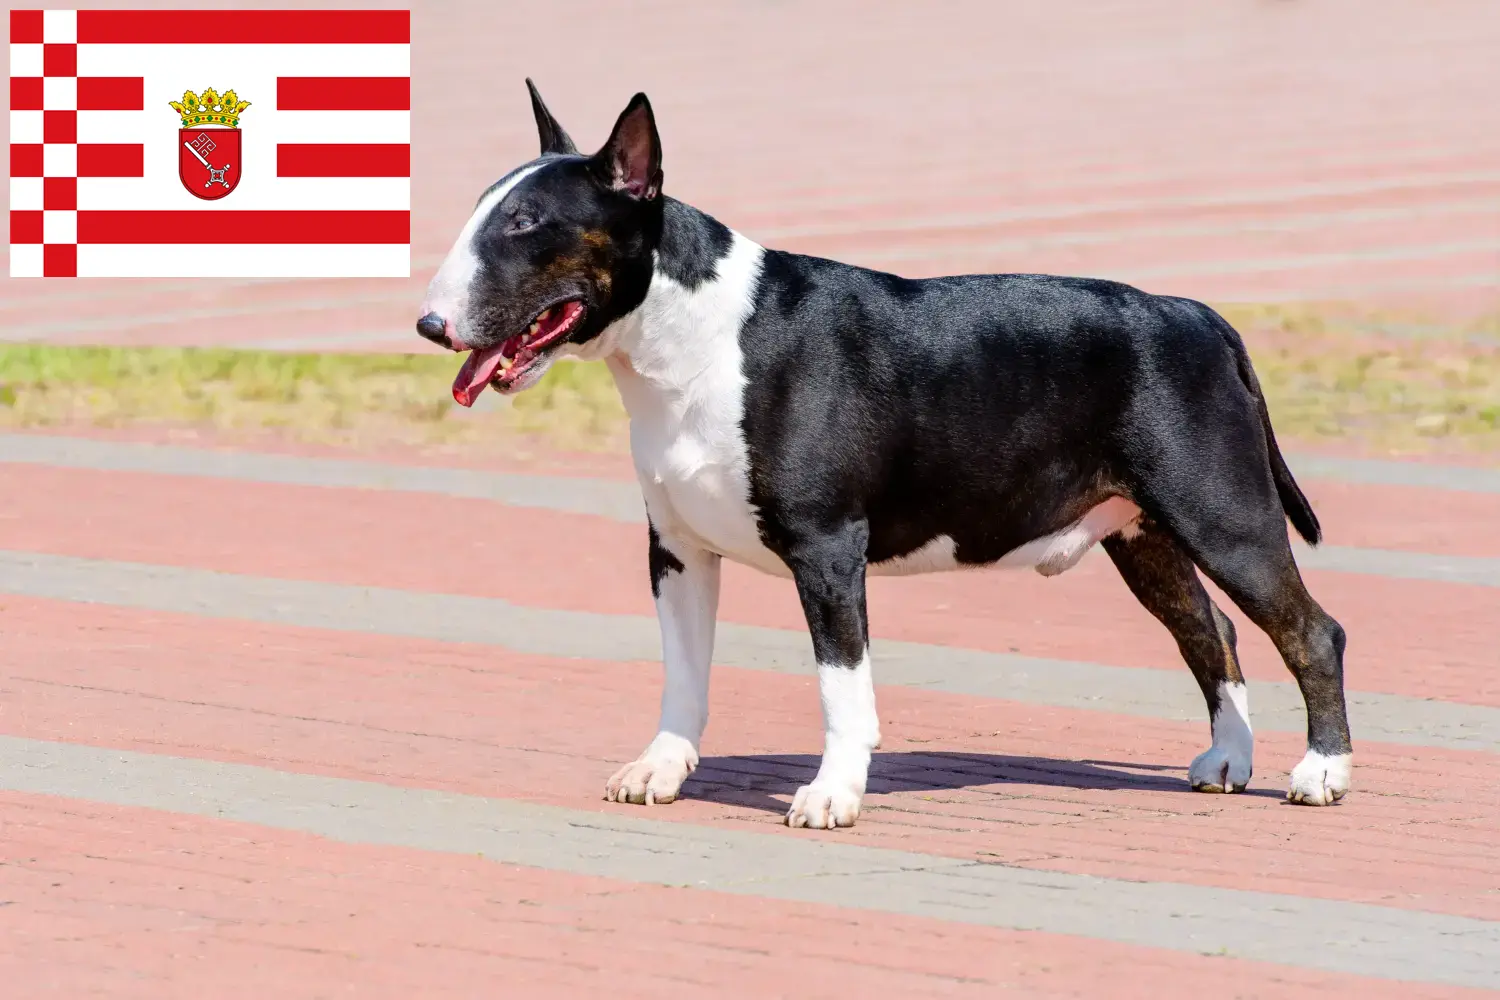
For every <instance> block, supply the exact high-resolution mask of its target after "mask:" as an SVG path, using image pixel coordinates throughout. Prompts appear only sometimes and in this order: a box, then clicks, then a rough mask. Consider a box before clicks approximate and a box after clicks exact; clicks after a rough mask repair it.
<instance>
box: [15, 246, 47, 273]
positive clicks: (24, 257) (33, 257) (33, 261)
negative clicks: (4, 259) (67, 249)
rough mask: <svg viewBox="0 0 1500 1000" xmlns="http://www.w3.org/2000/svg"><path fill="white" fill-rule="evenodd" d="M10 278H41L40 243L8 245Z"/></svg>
mask: <svg viewBox="0 0 1500 1000" xmlns="http://www.w3.org/2000/svg"><path fill="white" fill-rule="evenodd" d="M10 276H11V277H12V278H40V277H41V276H42V245H41V244H40V243H12V244H11V245H10Z"/></svg>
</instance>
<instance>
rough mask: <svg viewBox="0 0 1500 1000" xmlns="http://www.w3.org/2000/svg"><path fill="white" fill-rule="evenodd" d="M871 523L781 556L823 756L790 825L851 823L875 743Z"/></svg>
mask: <svg viewBox="0 0 1500 1000" xmlns="http://www.w3.org/2000/svg"><path fill="white" fill-rule="evenodd" d="M868 542H869V526H868V525H867V524H866V523H865V522H863V521H857V522H852V523H850V524H847V525H845V526H843V527H842V528H839V529H837V530H835V531H832V532H827V533H820V534H818V535H817V536H815V537H811V538H805V539H802V540H800V541H799V542H798V543H797V544H796V545H794V546H791V547H790V548H789V550H788V552H787V554H786V561H787V564H788V565H789V566H790V567H791V570H792V575H793V577H795V579H796V581H797V594H798V596H800V597H801V598H802V610H803V611H804V612H805V613H806V615H807V627H808V631H809V632H811V633H812V642H813V653H814V655H815V656H816V657H817V661H818V692H819V694H820V695H821V697H822V701H823V760H822V763H821V764H819V766H818V774H817V776H816V777H815V778H813V780H812V784H810V785H805V786H803V787H802V788H799V789H798V790H797V795H796V797H795V798H793V799H792V807H791V809H790V810H788V812H787V815H786V821H787V825H789V826H809V827H817V828H823V829H828V830H831V829H833V828H834V827H837V826H853V825H854V821H855V820H856V819H858V818H859V806H860V801H861V800H862V799H863V798H864V794H865V781H866V779H867V778H868V777H869V772H870V752H871V751H873V750H874V749H875V748H876V747H878V746H880V718H879V716H878V715H876V714H875V683H874V680H873V678H872V677H871V674H870V631H869V625H868V622H867V620H866V617H865V549H866V546H867V544H868Z"/></svg>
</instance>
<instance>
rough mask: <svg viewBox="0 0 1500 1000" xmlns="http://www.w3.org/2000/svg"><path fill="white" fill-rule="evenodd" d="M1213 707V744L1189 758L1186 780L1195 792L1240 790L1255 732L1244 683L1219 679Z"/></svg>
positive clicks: (1246, 781) (1252, 753)
mask: <svg viewBox="0 0 1500 1000" xmlns="http://www.w3.org/2000/svg"><path fill="white" fill-rule="evenodd" d="M1218 697H1219V704H1218V707H1217V708H1216V709H1215V710H1214V718H1213V731H1214V745H1213V746H1211V747H1209V748H1208V749H1207V750H1205V751H1203V752H1202V753H1200V754H1199V755H1198V756H1197V757H1195V758H1194V759H1193V763H1192V765H1191V766H1190V767H1189V768H1188V782H1189V783H1190V784H1191V785H1192V786H1193V791H1195V792H1243V791H1244V790H1245V786H1246V785H1248V784H1249V783H1250V772H1251V770H1252V767H1251V762H1252V760H1253V759H1254V757H1255V735H1254V734H1253V733H1252V732H1251V731H1250V697H1249V693H1248V692H1247V691H1246V690H1245V685H1244V684H1241V683H1236V682H1230V681H1222V682H1220V684H1219V688H1218Z"/></svg>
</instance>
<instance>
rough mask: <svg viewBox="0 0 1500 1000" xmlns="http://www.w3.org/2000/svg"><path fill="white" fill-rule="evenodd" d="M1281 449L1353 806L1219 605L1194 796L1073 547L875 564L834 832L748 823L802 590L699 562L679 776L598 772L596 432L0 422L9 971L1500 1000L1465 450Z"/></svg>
mask: <svg viewBox="0 0 1500 1000" xmlns="http://www.w3.org/2000/svg"><path fill="white" fill-rule="evenodd" d="M1297 464H1298V466H1299V468H1301V469H1302V471H1303V474H1304V476H1305V477H1306V480H1305V481H1306V485H1307V487H1308V489H1309V492H1310V494H1311V495H1312V496H1313V498H1314V502H1315V504H1316V505H1317V507H1318V509H1319V512H1320V515H1321V516H1322V517H1323V519H1324V521H1325V523H1326V524H1327V526H1328V529H1329V545H1328V547H1327V548H1326V549H1323V550H1320V551H1318V552H1317V553H1306V554H1305V559H1304V565H1305V567H1306V575H1307V578H1308V580H1309V583H1310V586H1311V587H1312V588H1313V590H1314V592H1315V593H1317V594H1318V595H1319V596H1320V598H1321V599H1322V600H1323V601H1324V602H1325V603H1326V604H1327V605H1328V607H1329V608H1330V609H1331V610H1332V611H1333V612H1334V613H1335V614H1336V615H1337V616H1338V617H1339V618H1340V619H1341V620H1342V621H1343V622H1344V624H1345V625H1346V627H1348V629H1349V632H1350V636H1351V639H1350V647H1349V650H1350V652H1349V684H1350V688H1351V690H1352V694H1351V701H1352V703H1353V714H1354V720H1355V727H1356V739H1357V743H1358V750H1359V768H1358V771H1357V791H1356V792H1355V793H1354V794H1353V795H1351V796H1350V798H1349V799H1348V800H1346V801H1345V802H1344V803H1343V804H1341V805H1339V806H1337V807H1335V808H1332V809H1326V810H1313V809H1304V808H1296V807H1291V806H1287V805H1286V804H1285V803H1284V802H1282V801H1281V795H1282V786H1283V783H1284V781H1285V778H1286V773H1287V770H1288V769H1289V768H1290V766H1291V765H1292V764H1293V763H1295V761H1296V760H1297V759H1298V757H1299V755H1300V748H1299V747H1300V739H1301V738H1300V735H1299V732H1300V730H1301V726H1302V723H1301V716H1300V711H1299V709H1298V708H1297V701H1296V697H1295V693H1294V691H1293V690H1292V689H1291V686H1290V685H1289V684H1288V683H1287V682H1286V677H1285V674H1284V671H1283V669H1282V668H1281V667H1280V665H1279V663H1278V662H1277V661H1276V659H1275V656H1274V653H1273V652H1272V651H1271V649H1270V647H1269V645H1268V643H1266V642H1265V640H1264V639H1263V637H1261V636H1259V635H1258V634H1255V633H1254V632H1253V630H1252V629H1251V628H1250V627H1249V626H1248V624H1245V623H1243V622H1242V623H1241V626H1242V633H1241V634H1242V635H1243V636H1244V642H1243V651H1244V654H1245V659H1246V671H1247V673H1248V674H1249V675H1250V677H1251V678H1252V684H1253V687H1252V702H1253V704H1254V707H1255V710H1256V719H1257V722H1258V724H1259V725H1258V729H1259V734H1258V735H1259V744H1258V758H1257V760H1258V767H1257V774H1256V778H1255V781H1254V784H1253V787H1252V789H1251V792H1250V793H1249V794H1247V795H1244V796H1235V797H1210V796H1203V795H1194V794H1192V793H1190V792H1188V791H1187V790H1186V785H1185V782H1184V775H1185V770H1186V764H1187V762H1188V761H1189V760H1190V759H1191V757H1192V756H1193V754H1194V753H1196V752H1197V751H1198V750H1199V749H1201V747H1202V745H1203V744H1204V742H1205V737H1206V726H1205V724H1204V721H1203V720H1202V718H1201V715H1202V709H1201V706H1200V704H1199V703H1198V699H1197V695H1196V693H1195V692H1194V690H1193V685H1192V682H1191V680H1190V679H1189V677H1188V675H1187V672H1186V670H1185V669H1184V668H1182V667H1181V666H1180V664H1179V663H1178V661H1177V657H1176V655H1175V652H1174V651H1173V649H1172V648H1171V642H1170V639H1169V638H1168V637H1167V635H1166V633H1165V632H1164V631H1162V630H1161V629H1160V628H1159V627H1158V626H1157V625H1156V624H1155V623H1154V622H1152V621H1151V620H1150V619H1149V618H1148V617H1147V616H1146V614H1145V613H1144V612H1143V611H1141V610H1140V609H1139V608H1138V607H1137V606H1136V605H1135V604H1134V602H1133V601H1132V599H1131V598H1130V597H1129V595H1128V594H1127V592H1126V591H1125V588H1124V587H1123V586H1122V585H1121V584H1120V583H1119V582H1118V580H1117V579H1115V578H1114V576H1113V574H1112V571H1111V570H1110V567H1109V565H1108V563H1107V561H1106V560H1103V559H1099V558H1093V557H1091V558H1090V559H1087V560H1085V562H1084V563H1083V564H1082V565H1080V566H1079V567H1078V568H1076V569H1075V570H1074V571H1072V572H1070V573H1068V574H1066V575H1064V576H1063V577H1061V578H1059V579H1057V580H1052V581H1045V580H1042V579H1040V578H1037V577H1035V576H1034V575H1033V574H1016V575H1012V574H1000V573H996V574H959V575H950V576H945V577H927V578H918V579H911V580H879V581H875V585H874V587H873V590H872V607H873V619H872V621H873V629H874V631H875V634H876V638H877V643H878V649H877V653H878V656H879V664H880V666H879V679H880V680H881V682H882V686H881V689H880V692H879V698H880V705H881V714H882V720H883V728H884V729H885V730H886V733H887V736H888V742H887V744H886V746H885V748H884V749H883V750H882V752H880V753H879V754H877V757H876V762H875V768H874V778H873V781H872V796H871V799H870V801H869V808H868V810H867V812H866V814H865V815H864V817H863V818H862V819H861V823H860V825H859V826H858V827H856V828H855V829H853V830H850V831H843V832H840V833H837V834H832V835H830V834H826V833H825V834H813V833H808V832H806V831H798V832H793V831H789V830H787V829H785V828H784V827H782V826H781V825H779V824H780V814H781V812H782V811H783V810H784V809H785V807H786V803H787V801H788V798H789V796H790V793H791V791H792V790H793V789H794V788H795V787H796V785H797V784H799V783H800V782H802V781H805V780H806V779H807V777H808V776H810V775H811V773H812V771H813V769H814V768H815V766H816V757H815V753H816V751H817V749H818V746H819V729H818V708H817V697H816V692H815V690H814V688H813V686H812V683H811V681H812V677H811V673H812V672H811V668H810V664H809V662H808V659H809V657H808V651H807V650H806V649H805V648H804V647H805V646H806V638H805V635H804V634H803V633H801V632H800V623H799V620H798V615H797V611H796V606H795V598H794V595H793V594H792V592H791V588H790V586H789V585H786V584H785V583H784V582H783V581H776V580H771V579H769V578H763V577H759V576H756V575H753V574H751V573H749V572H741V571H739V570H738V569H735V568H731V569H730V570H729V571H728V572H726V581H725V586H726V593H725V595H724V601H723V613H722V620H723V622H724V625H723V626H722V629H721V637H720V643H719V655H718V656H717V658H716V660H717V662H718V663H719V666H718V668H717V673H716V680H715V689H714V710H715V716H714V722H713V724H712V725H711V727H710V731H709V735H708V737H707V741H706V745H705V748H704V749H705V755H706V758H705V760H704V763H703V766H702V768H701V769H700V770H699V771H698V772H697V773H696V774H695V775H694V777H693V778H692V779H691V780H690V783H689V785H688V798H687V799H686V800H684V801H682V802H679V803H677V804H674V805H672V806H667V807H657V808H652V809H649V810H648V809H643V808H627V807H620V806H611V805H607V804H605V803H603V802H602V801H600V799H599V794H600V788H601V783H602V781H603V779H604V778H605V777H607V775H608V774H609V772H610V771H611V770H612V769H613V767H614V766H615V765H616V763H617V762H620V761H623V760H625V759H628V758H629V757H631V756H632V755H633V754H634V753H635V752H636V751H637V750H638V749H639V747H640V745H642V743H643V742H644V741H645V740H646V739H647V738H648V737H649V735H650V732H651V729H652V726H653V724H654V718H655V715H654V713H655V702H656V699H657V696H658V691H659V670H658V668H657V667H656V666H655V664H654V662H653V661H654V660H655V657H656V655H657V640H656V635H655V625H654V623H653V622H652V620H651V618H650V614H651V608H650V603H649V596H648V593H649V592H648V588H647V587H646V586H645V585H644V582H643V574H644V567H643V565H642V560H643V547H642V532H641V525H640V523H639V517H640V515H639V506H638V501H636V500H635V499H634V497H633V494H632V492H631V487H630V485H629V484H628V483H626V482H624V481H622V480H620V479H619V478H617V475H618V471H619V470H618V464H617V463H614V462H607V461H606V462H601V463H600V464H599V466H598V468H597V469H595V470H593V471H594V473H595V474H594V475H593V476H592V477H591V478H569V477H568V476H563V475H558V474H552V473H546V472H536V471H530V472H521V471H516V470H514V469H506V468H489V469H485V468H467V469H457V468H454V469H440V468H433V467H431V466H420V465H405V466H403V465H395V464H389V463H381V462H371V461H364V460H360V461H355V460H348V459H339V458H332V457H328V456H326V455H311V454H289V453H281V454H270V453H263V454H254V453H245V452H237V451H229V450H215V451H210V450H203V449H195V448H188V447H184V446H181V445H170V446H169V445H164V444H150V443H145V442H124V441H103V440H90V439H79V438H59V437H55V436H45V437H44V436H25V435H9V436H0V467H3V472H0V475H3V476H4V481H5V483H6V485H7V489H6V490H5V492H4V495H3V497H0V594H3V595H4V596H3V597H0V633H3V634H4V635H5V641H6V654H7V655H6V656H5V658H4V664H3V667H0V697H3V700H0V705H3V710H0V822H3V823H4V824H5V826H4V829H5V831H6V836H5V838H4V851H5V862H6V863H5V864H4V866H3V867H0V895H3V899H4V901H5V902H7V903H8V904H10V905H7V906H3V907H0V939H3V940H4V942H5V946H4V947H0V955H3V956H7V957H4V958H0V963H3V966H4V968H5V971H6V974H7V976H8V978H9V980H10V981H12V982H18V983H21V984H23V986H24V988H25V993H24V995H27V996H31V995H44V994H47V993H49V991H50V992H51V993H55V994H58V995H69V996H76V995H83V994H85V993H109V994H111V995H140V996H152V997H161V996H188V995H202V994H203V993H205V992H211V993H213V994H214V995H224V994H223V990H222V988H221V987H222V983H223V982H224V980H225V977H226V976H228V977H230V978H232V979H233V980H234V981H235V982H237V983H238V984H239V986H237V987H236V988H237V989H240V990H241V991H242V992H243V993H244V995H247V996H249V995H264V994H265V993H266V992H267V991H270V990H274V991H275V992H277V993H278V995H296V996H303V995H305V996H330V995H335V994H337V995H344V994H345V993H350V994H351V995H390V996H407V995H411V994H412V992H414V991H417V992H421V993H422V994H423V995H429V996H435V995H455V996H458V995H473V993H474V991H475V989H476V984H500V983H504V984H507V985H514V984H521V983H524V984H527V988H528V994H527V995H538V996H550V995H557V996H562V995H571V992H572V991H575V990H577V989H579V988H583V987H585V986H593V987H594V988H598V985H599V983H600V982H601V981H603V979H604V978H606V977H607V978H608V979H609V980H610V981H611V982H612V983H613V984H614V985H612V986H611V991H612V993H614V992H617V993H618V994H619V995H622V996H634V995H641V996H647V995H650V996H663V995H667V996H674V995H678V994H682V995H687V994H688V993H690V992H691V993H694V994H696V995H703V994H704V992H705V991H706V992H707V993H708V995H755V996H761V995H788V996H790V995H803V996H835V995H845V994H847V993H848V992H849V991H850V990H859V991H861V992H864V993H866V994H869V995H879V996H903V997H904V996H949V995H973V996H987V995H993V993H994V992H995V990H996V989H997V988H998V987H1000V986H1010V987H1024V988H1025V989H1026V990H1028V991H1030V992H1031V993H1033V994H1035V995H1040V996H1051V995H1060V996H1099V995H1110V996H1115V995H1122V996H1132V995H1140V996H1165V995H1177V994H1178V993H1180V994H1181V995H1184V996H1186V995H1190V994H1201V993H1204V992H1207V993H1208V994H1210V995H1233V996H1247V997H1249V996H1257V997H1258V996H1277V997H1279V996H1298V995H1302V994H1303V993H1307V994H1309V995H1310V994H1312V993H1313V992H1314V991H1316V992H1318V993H1320V994H1322V995H1330V994H1332V995H1343V994H1345V993H1348V994H1353V993H1355V992H1359V993H1362V994H1368V995H1372V996H1390V997H1412V996H1460V995H1468V993H1469V992H1471V991H1473V990H1485V989H1488V990H1500V784H1497V783H1496V782H1495V781H1494V773H1495V761H1496V754H1497V753H1500V684H1497V681H1496V679H1495V676H1496V675H1495V669H1494V668H1495V666H1496V654H1495V650H1496V649H1497V648H1500V615H1497V614H1496V613H1495V612H1496V609H1497V608H1500V533H1497V532H1496V527H1495V526H1496V525H1497V524H1500V480H1497V479H1496V477H1495V475H1494V474H1493V473H1490V472H1487V471H1485V470H1477V469H1468V470H1463V469H1447V468H1443V467H1434V466H1427V465H1416V464H1407V465H1401V464H1394V463H1378V462H1370V461H1347V460H1343V461H1340V460H1333V459H1326V458H1325V459H1311V458H1307V457H1301V458H1299V460H1298V463H1297ZM587 471H589V470H588V469H587V468H586V467H585V466H581V464H580V463H579V462H577V461H575V462H574V463H573V468H572V474H573V476H575V477H576V476H578V474H579V473H581V472H587ZM1370 480H1376V481H1375V482H1370ZM60 498H62V501H61V502H60ZM1413 510H1417V511H1424V512H1427V514H1426V515H1425V516H1423V517H1422V518H1420V519H1417V520H1415V521H1414V520H1413V519H1412V518H1411V517H1410V513H1411V512H1412V511H1413ZM455 554H457V556H456V557H455ZM81 942H86V945H84V944H81ZM1127 965H1128V966H1129V967H1131V968H1133V969H1137V970H1139V971H1138V972H1133V973H1132V976H1131V982H1130V983H1129V984H1128V985H1123V986H1122V985H1121V983H1120V982H1119V981H1118V977H1119V970H1120V969H1121V968H1122V967H1125V966H1127ZM289 983H292V984H295V985H294V986H291V987H288V985H287V984H289ZM1122 990H1123V992H1122ZM1132 990H1133V991H1135V992H1133V993H1132V992H1131V991H1132Z"/></svg>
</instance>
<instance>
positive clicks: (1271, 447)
mask: <svg viewBox="0 0 1500 1000" xmlns="http://www.w3.org/2000/svg"><path fill="white" fill-rule="evenodd" d="M1209 311H1210V312H1212V310H1209ZM1214 317H1215V318H1216V319H1217V320H1218V321H1219V323H1218V326H1219V332H1220V333H1221V334H1222V335H1223V337H1224V340H1225V342H1226V343H1227V344H1228V345H1229V349H1230V350H1231V351H1233V352H1234V360H1235V363H1236V365H1237V366H1238V367H1239V372H1240V381H1242V382H1244V383H1245V388H1246V389H1248V390H1250V395H1251V396H1252V397H1253V398H1254V399H1255V410H1256V412H1257V413H1259V414H1260V426H1261V428H1262V430H1264V431H1265V435H1266V452H1267V453H1268V454H1269V455H1270V458H1271V478H1272V479H1273V480H1274V481H1275V483H1276V492H1277V494H1279V495H1280V497H1281V509H1282V510H1284V511H1286V516H1287V520H1289V521H1291V522H1292V527H1294V528H1296V529H1297V534H1299V535H1301V536H1302V537H1303V538H1305V539H1306V540H1307V544H1309V545H1317V544H1318V543H1319V542H1320V541H1322V540H1323V528H1322V526H1321V525H1320V524H1318V516H1317V515H1316V514H1314V513H1313V509H1312V504H1310V503H1308V502H1307V497H1306V496H1304V495H1303V493H1302V488H1301V487H1299V486H1298V485H1297V480H1295V479H1293V478H1292V470H1291V469H1289V468H1287V465H1286V459H1285V458H1282V456H1281V449H1280V448H1279V447H1277V445H1276V432H1275V431H1273V430H1271V414H1270V411H1268V410H1267V409H1266V397H1265V396H1264V395H1263V394H1262V393H1261V391H1260V379H1258V378H1256V377H1255V369H1254V367H1252V366H1251V364H1250V352H1249V351H1247V350H1245V342H1244V340H1243V339H1241V337H1240V335H1239V332H1238V331H1236V330H1235V328H1234V327H1232V326H1230V325H1229V321H1228V320H1226V319H1224V317H1222V316H1219V315H1218V314H1217V313H1214Z"/></svg>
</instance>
